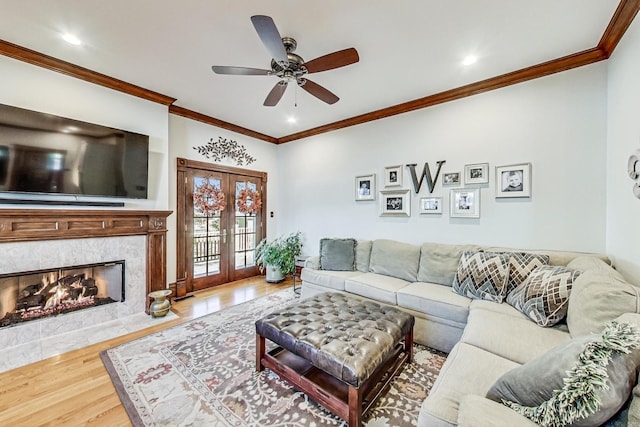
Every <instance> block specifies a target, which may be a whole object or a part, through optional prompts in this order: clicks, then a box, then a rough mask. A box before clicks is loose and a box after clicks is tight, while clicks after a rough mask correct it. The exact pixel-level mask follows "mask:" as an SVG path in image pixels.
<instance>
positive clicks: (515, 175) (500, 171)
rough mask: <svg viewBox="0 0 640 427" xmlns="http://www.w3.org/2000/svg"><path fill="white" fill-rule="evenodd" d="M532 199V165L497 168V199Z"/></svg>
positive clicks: (524, 164) (521, 164)
mask: <svg viewBox="0 0 640 427" xmlns="http://www.w3.org/2000/svg"><path fill="white" fill-rule="evenodd" d="M506 197H531V163H520V164H517V165H507V166H496V198H506Z"/></svg>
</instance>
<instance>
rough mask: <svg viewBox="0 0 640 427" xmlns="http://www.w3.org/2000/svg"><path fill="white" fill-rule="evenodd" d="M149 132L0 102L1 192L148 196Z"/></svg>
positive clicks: (123, 196) (142, 197) (134, 197)
mask: <svg viewBox="0 0 640 427" xmlns="http://www.w3.org/2000/svg"><path fill="white" fill-rule="evenodd" d="M148 170H149V136H148V135H142V134H139V133H134V132H129V131H125V130H121V129H114V128H110V127H106V126H101V125H96V124H91V123H86V122H82V121H79V120H73V119H68V118H64V117H59V116H55V115H52V114H45V113H40V112H37V111H31V110H25V109H23V108H17V107H13V106H9V105H3V104H0V192H5V193H21V194H61V195H62V194H64V195H76V196H77V195H81V196H95V197H121V198H131V199H146V198H147V187H148Z"/></svg>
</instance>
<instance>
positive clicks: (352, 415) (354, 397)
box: [349, 385, 362, 427]
mask: <svg viewBox="0 0 640 427" xmlns="http://www.w3.org/2000/svg"><path fill="white" fill-rule="evenodd" d="M361 422H362V393H361V390H360V388H356V387H354V386H352V385H350V386H349V427H360V423H361Z"/></svg>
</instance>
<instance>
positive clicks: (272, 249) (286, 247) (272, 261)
mask: <svg viewBox="0 0 640 427" xmlns="http://www.w3.org/2000/svg"><path fill="white" fill-rule="evenodd" d="M301 251H302V233H301V232H300V231H298V232H295V233H291V234H290V235H288V236H280V237H278V238H276V239H275V240H272V241H271V242H267V239H266V238H265V239H262V240H261V241H260V243H258V245H257V246H256V265H257V266H258V267H259V268H260V272H261V273H262V272H263V271H264V270H265V268H266V280H267V282H270V283H275V282H280V281H282V280H284V278H285V276H286V275H287V274H291V273H293V272H294V271H295V268H296V266H295V260H296V257H297V256H298V255H300V252H301Z"/></svg>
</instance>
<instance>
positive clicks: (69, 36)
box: [62, 33, 82, 46]
mask: <svg viewBox="0 0 640 427" xmlns="http://www.w3.org/2000/svg"><path fill="white" fill-rule="evenodd" d="M62 38H63V39H64V41H66V42H67V43H70V44H72V45H75V46H80V45H81V44H82V42H81V41H80V39H79V38H77V37H76V36H74V35H73V34H69V33H65V34H63V35H62Z"/></svg>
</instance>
